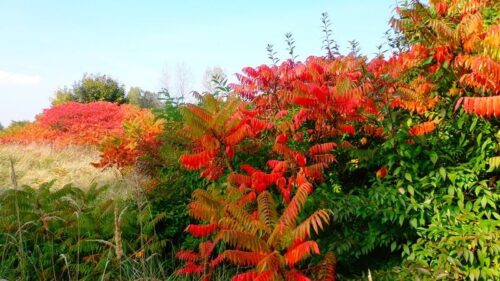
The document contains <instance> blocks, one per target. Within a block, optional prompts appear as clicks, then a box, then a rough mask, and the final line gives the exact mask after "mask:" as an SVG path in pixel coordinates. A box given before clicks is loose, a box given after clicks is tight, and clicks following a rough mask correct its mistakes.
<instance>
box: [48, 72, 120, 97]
mask: <svg viewBox="0 0 500 281" xmlns="http://www.w3.org/2000/svg"><path fill="white" fill-rule="evenodd" d="M55 95H56V96H55V98H54V100H53V101H52V104H53V105H59V104H62V103H65V102H69V101H75V102H81V103H89V102H96V101H107V102H116V103H125V102H126V101H127V99H126V97H125V88H124V87H123V85H120V84H119V83H118V82H117V81H115V80H113V79H112V78H110V77H108V76H106V75H88V74H85V75H84V76H83V78H82V80H81V81H78V82H76V83H75V84H74V85H73V88H72V89H68V88H64V89H59V90H58V91H56V94H55Z"/></svg>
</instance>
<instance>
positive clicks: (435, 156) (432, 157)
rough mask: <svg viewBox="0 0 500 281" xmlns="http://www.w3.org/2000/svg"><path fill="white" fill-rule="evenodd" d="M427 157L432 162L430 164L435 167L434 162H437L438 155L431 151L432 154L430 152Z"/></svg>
mask: <svg viewBox="0 0 500 281" xmlns="http://www.w3.org/2000/svg"><path fill="white" fill-rule="evenodd" d="M429 156H430V158H431V162H432V164H434V165H436V162H437V160H438V155H437V153H436V152H434V151H433V152H431V153H430V155H429Z"/></svg>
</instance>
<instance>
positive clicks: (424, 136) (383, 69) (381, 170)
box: [178, 0, 500, 281]
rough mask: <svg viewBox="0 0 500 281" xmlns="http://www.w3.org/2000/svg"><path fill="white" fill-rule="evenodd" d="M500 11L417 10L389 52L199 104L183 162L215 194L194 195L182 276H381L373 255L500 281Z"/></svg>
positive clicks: (260, 76) (401, 12) (389, 274)
mask: <svg viewBox="0 0 500 281" xmlns="http://www.w3.org/2000/svg"><path fill="white" fill-rule="evenodd" d="M498 8H499V7H498V3H496V4H495V3H494V1H487V0H486V1H477V0H469V1H467V0H451V1H445V0H441V1H438V0H435V1H430V4H429V5H425V4H422V3H420V2H419V1H412V2H409V3H405V4H402V5H401V6H399V7H398V8H397V9H396V11H397V16H395V17H394V18H393V19H392V20H391V24H392V25H393V27H394V29H395V31H396V34H397V36H398V37H397V38H392V39H390V40H393V41H395V40H396V41H398V42H399V43H398V44H392V45H398V46H402V47H401V48H398V49H395V50H393V53H392V54H391V55H389V56H388V57H384V56H383V55H379V56H377V57H375V58H374V59H372V60H368V59H367V58H366V57H362V56H359V55H357V54H356V52H352V53H351V54H349V55H347V56H343V55H338V54H332V53H331V52H329V53H328V54H327V55H326V56H325V57H318V56H311V57H308V58H307V59H306V60H305V61H303V62H302V61H298V60H296V58H295V57H293V58H292V59H290V60H286V61H284V62H282V63H281V64H277V60H275V59H273V64H272V65H261V66H258V67H246V68H244V69H243V71H242V72H243V73H242V74H238V79H239V83H237V84H234V85H231V88H232V92H231V93H229V94H228V95H225V98H221V97H217V96H215V95H211V94H205V95H204V96H203V97H201V99H200V102H199V103H197V104H189V105H186V106H185V109H184V114H183V118H184V122H183V124H184V127H183V129H182V130H181V131H180V133H182V134H185V135H186V136H188V138H189V139H190V140H191V143H190V144H189V145H188V148H189V149H190V151H191V152H190V153H188V154H185V155H183V156H182V157H181V158H180V163H181V164H182V165H183V166H184V167H185V168H187V169H189V170H200V171H201V176H203V177H205V178H206V179H207V180H209V181H212V182H213V184H212V188H210V190H211V191H206V190H197V191H195V192H194V193H193V201H192V203H191V204H190V205H189V212H190V214H191V216H192V217H193V219H195V220H197V221H198V222H197V223H194V224H191V225H189V226H188V227H187V228H186V230H187V232H189V233H190V234H191V235H193V236H194V237H197V238H199V239H201V240H202V242H201V244H200V246H199V251H194V250H183V251H181V252H179V253H178V258H179V259H180V260H183V261H184V262H185V266H184V267H183V268H182V269H180V270H179V271H178V274H193V275H197V276H199V277H200V278H202V279H203V280H209V279H210V277H211V274H212V272H213V270H215V268H216V267H217V266H220V265H221V264H226V265H227V264H232V265H234V266H235V268H237V272H236V273H235V275H234V277H233V280H235V281H237V280H312V279H311V278H314V280H335V279H336V272H337V271H338V270H337V269H336V268H335V266H336V265H339V266H343V271H344V274H346V275H352V274H358V275H359V274H365V273H366V272H369V270H368V269H369V268H381V266H380V265H379V264H378V262H375V263H373V264H367V263H366V262H363V259H366V260H368V261H369V260H370V259H373V258H377V257H378V256H377V255H379V256H380V255H385V257H384V258H385V259H386V258H391V257H392V256H393V254H391V252H393V253H395V254H396V258H394V259H393V260H392V261H396V262H399V263H403V264H404V266H403V267H397V266H396V267H393V268H392V269H390V270H387V266H386V267H385V269H381V270H379V271H377V272H376V273H375V274H376V275H377V276H378V277H380V278H382V279H389V280H392V279H391V278H396V277H394V274H398V275H399V276H400V277H401V278H403V277H405V276H407V277H408V276H409V277H408V278H415V277H416V276H417V275H418V276H419V278H420V277H423V279H431V280H434V279H439V278H452V279H465V278H470V279H471V280H477V279H485V280H487V279H491V278H493V279H495V278H497V277H498V276H499V274H500V273H499V268H498V256H499V253H500V249H499V248H498V247H495V246H493V245H494V244H495V243H497V242H499V237H500V235H499V234H500V233H499V230H498V226H499V225H498V222H496V223H495V220H498V219H499V218H500V216H499V214H498V211H497V207H496V206H497V204H498V203H499V199H500V196H499V195H498V191H497V188H498V186H499V183H498V174H495V171H497V169H498V164H497V162H498V160H497V159H498V158H497V157H495V156H496V153H498V141H497V140H496V139H495V133H496V131H498V122H497V120H495V118H497V117H498V116H499V111H500V103H499V101H500V100H499V99H498V94H499V90H500V89H499V88H498V85H499V84H500V83H499V82H500V80H499V79H500V64H499V63H500V61H499V59H500V57H499V54H500V53H499V48H498V46H499V43H500V36H499V35H500V33H499V30H500V29H499V24H498V19H499V15H498V13H499V12H498V10H499V9H498ZM325 32H326V33H327V35H328V34H329V30H328V28H325ZM392 43H394V42H392ZM462 109H463V110H462ZM468 114H472V116H470V115H468ZM484 118H492V120H489V119H484ZM478 127H480V129H477V128H478ZM445 149H447V150H445ZM440 154H442V155H440ZM329 185H333V187H335V188H334V190H335V189H336V190H337V191H333V192H332V191H331V190H332V188H331V187H330V188H328V187H329ZM316 194H319V195H316ZM321 196H323V197H321ZM320 197H321V198H320ZM324 207H326V208H324ZM317 208H319V210H318V209H317ZM332 211H333V216H332V215H331V214H332ZM332 217H333V218H334V219H333V220H332V219H331V218H332ZM453 222H455V223H456V224H453ZM466 224H469V226H471V227H468V228H461V226H462V225H466ZM324 228H328V229H329V231H330V232H329V233H328V235H326V234H325V233H322V231H321V230H322V229H324ZM492 229H495V230H494V231H493V233H492V234H491V235H489V236H488V235H486V233H491V231H492ZM336 230H338V232H336ZM474 230H477V233H476V234H474ZM460 233H463V235H468V236H467V237H463V238H460V237H461V236H460ZM460 239H464V240H460ZM464 241H469V242H464ZM426 243H428V244H426ZM468 243H472V244H468ZM467 245H468V246H467ZM322 246H323V247H324V248H323V247H322ZM454 247H456V248H454ZM440 251H441V252H440ZM315 255H324V256H325V260H324V262H323V263H320V266H319V267H320V268H323V270H322V271H321V272H322V274H319V275H318V271H317V270H315V268H316V267H314V266H312V265H311V260H319V259H318V258H317V257H314V256H315ZM445 255H448V256H449V259H448V260H447V259H446V258H445ZM398 256H399V257H398ZM309 257H313V258H312V259H307V258H309ZM450 259H451V260H450ZM350 261H354V262H353V263H352V264H354V265H359V266H360V267H361V268H360V269H357V271H356V272H355V273H353V272H352V271H353V269H352V266H351V265H350V264H349V263H350ZM392 264H394V263H392ZM382 267H383V266H382ZM404 267H407V268H406V269H405V268H404ZM408 269H409V270H408ZM413 269H416V270H413ZM365 270H366V271H365Z"/></svg>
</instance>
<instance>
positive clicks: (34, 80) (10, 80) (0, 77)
mask: <svg viewBox="0 0 500 281" xmlns="http://www.w3.org/2000/svg"><path fill="white" fill-rule="evenodd" d="M40 80H41V78H40V76H39V75H26V74H18V73H11V72H6V71H2V70H0V85H33V84H38V83H39V82H40Z"/></svg>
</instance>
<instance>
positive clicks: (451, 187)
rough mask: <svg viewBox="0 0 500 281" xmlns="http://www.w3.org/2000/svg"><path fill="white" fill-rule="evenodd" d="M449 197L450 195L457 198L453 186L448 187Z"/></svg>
mask: <svg viewBox="0 0 500 281" xmlns="http://www.w3.org/2000/svg"><path fill="white" fill-rule="evenodd" d="M448 195H450V197H454V196H455V187H454V186H453V185H450V186H448Z"/></svg>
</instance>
